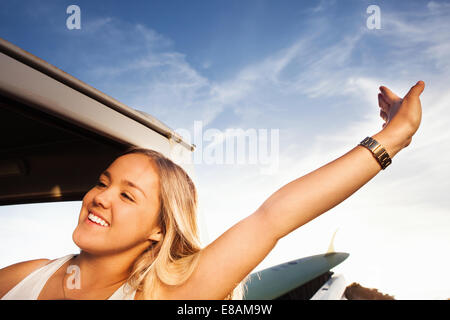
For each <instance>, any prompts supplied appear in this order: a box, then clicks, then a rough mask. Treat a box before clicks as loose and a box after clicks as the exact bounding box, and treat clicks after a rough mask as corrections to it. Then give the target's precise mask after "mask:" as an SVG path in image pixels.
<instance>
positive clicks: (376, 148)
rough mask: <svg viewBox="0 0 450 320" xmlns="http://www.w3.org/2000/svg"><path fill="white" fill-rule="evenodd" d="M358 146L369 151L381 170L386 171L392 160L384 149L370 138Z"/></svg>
mask: <svg viewBox="0 0 450 320" xmlns="http://www.w3.org/2000/svg"><path fill="white" fill-rule="evenodd" d="M359 145H361V146H363V147H366V148H367V149H369V150H370V151H371V152H372V154H373V156H374V157H375V159H377V161H378V163H379V164H380V165H381V169H383V170H384V169H386V167H387V166H388V165H390V164H391V163H392V159H391V157H390V156H389V154H388V153H387V151H386V149H384V147H383V146H382V145H381V144H379V143H378V141H376V140H375V139H373V138H371V137H366V138H365V139H364V140H363V141H361V142H360V143H359Z"/></svg>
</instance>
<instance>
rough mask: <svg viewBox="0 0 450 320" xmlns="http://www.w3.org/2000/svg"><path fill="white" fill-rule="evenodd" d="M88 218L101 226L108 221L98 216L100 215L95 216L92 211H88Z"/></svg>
mask: <svg viewBox="0 0 450 320" xmlns="http://www.w3.org/2000/svg"><path fill="white" fill-rule="evenodd" d="M88 219H89V220H91V221H93V222H95V223H98V224H99V225H101V226H104V227H107V226H108V223H107V222H106V221H105V220H103V219H102V218H100V217H97V216H96V215H94V214H92V213H89V215H88Z"/></svg>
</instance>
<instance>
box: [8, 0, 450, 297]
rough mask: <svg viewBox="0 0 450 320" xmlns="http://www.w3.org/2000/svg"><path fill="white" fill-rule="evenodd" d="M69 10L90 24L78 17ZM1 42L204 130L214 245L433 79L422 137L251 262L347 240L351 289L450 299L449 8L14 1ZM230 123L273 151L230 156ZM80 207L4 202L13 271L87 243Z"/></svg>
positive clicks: (204, 190)
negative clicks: (383, 95) (79, 233)
mask: <svg viewBox="0 0 450 320" xmlns="http://www.w3.org/2000/svg"><path fill="white" fill-rule="evenodd" d="M72 4H76V5H78V7H79V8H80V17H81V19H80V27H81V28H80V29H69V28H68V27H67V24H66V22H67V19H68V18H69V16H70V14H68V13H66V9H67V7H68V6H70V5H72ZM371 5H377V6H378V8H379V20H378V21H379V22H380V24H379V26H377V27H375V28H373V27H372V25H371V24H370V23H368V20H369V21H372V20H370V19H371V17H373V11H370V10H369V12H367V9H368V8H369V6H371ZM378 27H379V28H378ZM0 37H2V38H4V39H6V40H8V41H10V42H12V43H14V44H15V45H17V46H19V47H21V48H22V49H25V50H27V51H29V52H31V53H33V54H34V55H36V56H38V57H40V58H42V59H44V60H45V61H47V62H49V63H51V64H53V65H55V66H56V67H58V68H60V69H62V70H63V71H65V72H67V73H69V74H71V75H73V76H75V77H76V78H78V79H80V80H82V81H84V82H86V83H88V84H89V85H91V86H93V87H95V88H97V89H98V90H100V91H102V92H104V93H106V94H108V95H110V96H112V97H114V98H115V99H117V100H119V101H121V102H122V103H125V104H126V105H128V106H130V107H132V108H135V109H138V110H141V111H145V112H147V113H149V114H151V115H152V116H154V117H156V118H158V119H159V120H161V121H162V122H164V123H165V124H167V125H168V126H169V127H171V128H173V129H175V130H177V131H178V132H180V134H181V133H183V134H184V137H185V138H186V139H187V138H188V137H187V136H186V135H188V134H189V133H190V138H191V139H194V136H195V132H196V131H195V130H198V128H199V127H200V128H201V135H200V138H199V139H197V140H196V141H192V140H191V142H195V144H196V145H197V149H196V151H195V152H194V155H195V156H196V157H197V159H199V161H198V162H197V163H196V164H195V176H194V177H193V178H194V181H195V183H196V186H197V188H198V192H199V200H200V217H201V229H202V239H203V241H204V243H205V245H206V244H207V243H209V242H210V241H213V240H214V239H216V238H217V237H218V236H220V235H221V234H222V233H223V232H225V231H226V230H227V229H228V228H229V227H231V226H232V225H234V224H235V223H236V222H238V221H239V220H241V219H243V218H244V217H246V216H248V215H250V214H251V213H253V212H254V211H255V210H256V209H257V208H258V207H259V206H260V205H261V204H262V203H263V202H264V200H265V199H266V198H267V197H269V196H270V195H271V194H272V193H273V192H275V191H276V190H278V189H279V188H280V187H282V186H283V185H284V184H286V183H288V182H290V181H292V180H294V179H296V178H298V177H301V176H303V175H305V174H307V173H308V172H310V171H312V170H314V169H316V168H319V167H320V166H322V165H324V164H326V163H328V162H330V161H332V160H334V159H336V158H338V157H340V156H341V155H343V154H344V153H346V152H347V151H349V150H351V149H352V148H353V147H354V146H355V145H357V144H358V143H359V142H360V141H361V140H362V139H363V138H365V137H366V136H370V135H373V134H375V133H377V132H378V131H379V130H381V125H382V122H383V121H382V120H381V119H380V118H379V111H378V110H379V108H378V103H377V93H378V88H379V86H380V85H385V86H387V87H389V88H391V89H392V90H393V91H394V92H396V93H397V94H398V95H399V96H403V95H404V94H406V92H407V91H408V90H409V88H410V87H411V86H412V85H414V84H415V83H416V82H417V81H418V80H423V81H425V83H426V89H425V91H424V93H423V95H422V97H421V101H422V108H423V115H422V124H421V127H420V128H419V130H418V132H417V133H416V135H415V136H414V138H413V141H412V143H411V144H410V146H409V147H408V148H406V149H405V150H402V151H401V152H400V153H399V154H397V155H396V157H395V158H394V159H393V163H392V164H391V166H390V167H388V168H387V169H386V170H384V171H381V172H380V173H379V174H378V175H377V176H376V177H375V178H374V179H372V181H370V182H369V183H368V184H367V185H365V186H363V187H362V188H361V189H360V190H359V191H358V192H356V193H355V194H354V195H353V196H351V197H350V198H348V199H347V200H345V201H344V202H343V203H341V204H339V205H338V206H336V207H335V208H333V209H331V210H329V211H328V212H326V213H325V214H323V215H322V216H320V217H318V218H317V219H315V220H313V221H311V222H309V223H308V224H306V225H304V226H302V227H301V228H299V229H297V230H295V231H294V232H292V233H291V234H289V235H287V236H286V237H285V238H283V239H281V240H280V241H279V242H278V244H277V246H276V247H275V248H274V249H273V250H272V251H271V253H270V254H269V255H268V256H267V257H266V259H264V261H262V262H261V264H259V265H258V266H257V267H256V268H255V270H254V271H257V270H261V269H264V268H267V267H270V266H273V265H276V264H279V263H283V262H287V261H290V260H294V259H298V258H301V257H305V256H309V255H314V254H320V253H325V252H326V251H327V248H328V246H329V244H330V241H331V238H332V236H333V234H334V233H336V236H335V239H334V248H335V250H336V251H339V252H347V253H349V254H350V256H349V258H348V259H347V260H346V261H344V262H343V263H342V264H341V265H339V266H337V267H336V268H334V269H333V271H334V272H335V273H337V274H342V275H344V277H345V279H346V280H347V282H348V283H349V284H350V283H352V282H358V283H360V284H361V285H362V286H365V287H369V288H377V289H378V290H379V291H381V292H383V293H387V294H390V295H394V296H395V297H396V298H397V299H447V298H450V291H449V289H448V288H450V279H449V278H448V277H447V272H448V270H450V257H449V253H448V252H449V244H450V233H449V228H450V215H449V214H450V198H449V197H448V190H449V189H450V166H449V164H450V130H449V124H450V113H449V112H448V107H449V104H450V90H449V84H448V83H449V78H450V77H449V76H450V2H449V1H375V0H372V1H362V0H358V1H351V0H346V1H326V0H321V1H285V0H284V1H261V0H260V1H254V0H247V1H222V0H221V1H219V0H214V1H203V0H202V1H200V0H198V1H126V2H125V1H77V2H69V1H45V2H42V1H20V2H19V1H10V0H4V1H1V2H0ZM196 128H197V129H196ZM230 128H235V129H241V130H243V131H245V130H250V131H252V132H256V133H257V134H258V135H257V139H258V143H260V144H261V145H263V146H264V147H266V148H267V150H270V152H269V151H267V155H269V156H267V157H265V158H264V157H262V156H261V154H257V155H256V161H253V162H252V161H249V160H247V161H244V162H243V163H238V162H237V161H232V163H231V164H227V163H221V161H220V157H221V154H220V153H218V152H219V151H218V150H219V147H223V146H224V145H225V143H224V141H221V140H220V139H218V137H220V136H221V137H226V130H227V129H230ZM263 133H266V135H264V134H263ZM221 134H222V135H221ZM269 140H270V142H269ZM258 150H259V149H258ZM247 151H248V152H249V153H248V154H249V157H250V154H251V150H247ZM222 159H223V158H222ZM222 162H223V161H222ZM324 183H326V182H324ZM446 190H447V191H446ZM79 209H80V202H62V203H45V204H33V205H14V206H3V207H0V237H1V240H2V241H0V267H4V266H7V265H10V264H12V263H15V262H18V261H24V260H30V259H36V258H44V257H45V258H52V259H54V258H58V257H61V256H64V255H66V254H68V253H74V252H75V253H76V252H78V248H77V247H76V246H75V244H74V243H73V242H72V239H71V237H72V232H73V229H74V228H75V226H76V223H77V219H78V213H79Z"/></svg>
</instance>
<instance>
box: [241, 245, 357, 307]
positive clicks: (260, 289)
mask: <svg viewBox="0 0 450 320" xmlns="http://www.w3.org/2000/svg"><path fill="white" fill-rule="evenodd" d="M348 256H349V254H348V253H344V252H332V253H326V254H319V255H314V256H309V257H305V258H300V259H297V260H292V261H289V262H285V263H282V264H279V265H276V266H273V267H270V268H267V269H264V270H261V271H258V272H254V273H252V274H250V276H249V280H248V281H247V282H246V293H245V295H244V299H245V300H272V299H275V298H278V297H280V296H282V295H283V294H285V293H287V292H289V291H291V290H293V289H295V288H297V287H299V286H301V285H303V284H305V283H307V282H309V281H311V280H313V279H314V278H316V277H318V276H320V275H322V274H324V273H325V272H327V271H329V270H330V269H332V268H334V267H335V266H337V265H338V264H340V263H341V262H343V261H344V260H345V259H347V257H348Z"/></svg>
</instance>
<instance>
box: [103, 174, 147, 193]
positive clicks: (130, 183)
mask: <svg viewBox="0 0 450 320" xmlns="http://www.w3.org/2000/svg"><path fill="white" fill-rule="evenodd" d="M101 175H104V176H106V177H107V178H108V179H109V180H112V179H111V174H110V173H109V171H108V170H106V171H103V172H102V174H101ZM121 182H122V184H126V185H128V186H130V187H132V188H135V189H137V190H139V191H140V192H141V193H142V194H143V195H144V197H145V198H147V196H146V195H145V193H144V191H142V189H141V188H139V187H138V186H137V185H135V184H134V183H133V182H131V181H129V180H122V181H121Z"/></svg>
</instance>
